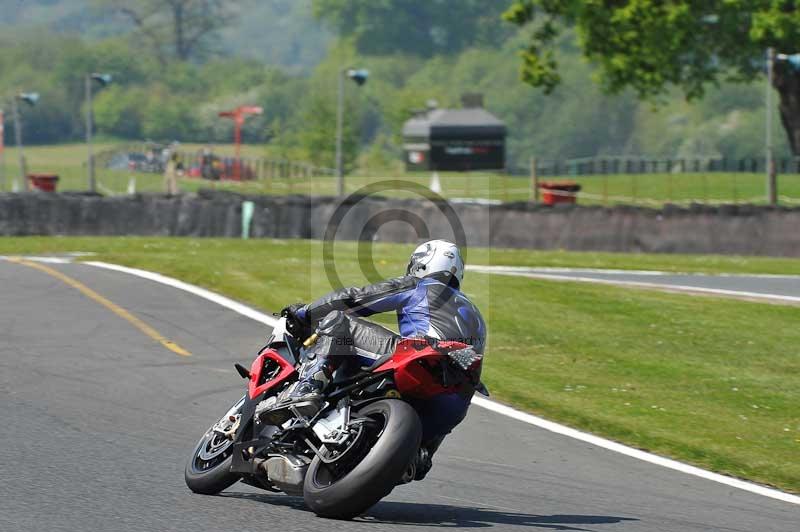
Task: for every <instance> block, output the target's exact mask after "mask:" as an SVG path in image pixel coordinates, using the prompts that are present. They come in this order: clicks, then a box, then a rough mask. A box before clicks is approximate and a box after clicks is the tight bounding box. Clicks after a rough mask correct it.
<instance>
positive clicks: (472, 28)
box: [313, 0, 508, 57]
mask: <svg viewBox="0 0 800 532" xmlns="http://www.w3.org/2000/svg"><path fill="white" fill-rule="evenodd" d="M507 5H508V1H507V0H459V1H458V2H442V1H433V0H426V1H422V2H412V1H409V0H313V7H314V14H315V15H316V16H317V17H318V18H320V19H321V20H323V21H325V22H327V23H328V24H329V25H330V26H331V27H332V28H333V29H335V30H336V31H337V32H338V33H339V35H341V36H343V37H350V38H353V39H354V41H355V44H356V48H357V50H358V51H359V52H362V53H366V54H372V55H381V54H395V53H410V54H414V55H419V56H423V57H429V56H431V55H434V54H439V53H446V54H453V53H457V52H458V51H460V50H462V49H464V48H466V47H468V46H470V45H472V44H476V43H477V44H481V43H482V44H487V43H490V44H496V43H498V42H500V41H501V40H502V38H503V37H505V36H507V35H508V33H507V32H506V31H505V30H504V29H503V28H502V26H501V25H499V24H497V18H498V17H499V16H500V13H502V11H503V9H504V8H505V7H506V6H507Z"/></svg>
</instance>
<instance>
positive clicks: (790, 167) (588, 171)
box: [526, 156, 800, 176]
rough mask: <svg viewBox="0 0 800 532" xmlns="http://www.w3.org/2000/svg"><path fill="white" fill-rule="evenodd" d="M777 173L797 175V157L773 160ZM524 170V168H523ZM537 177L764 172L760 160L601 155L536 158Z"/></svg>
mask: <svg viewBox="0 0 800 532" xmlns="http://www.w3.org/2000/svg"><path fill="white" fill-rule="evenodd" d="M775 169H776V171H777V172H779V173H792V174H797V173H800V157H783V158H779V159H776V160H775ZM526 170H527V169H526ZM536 171H537V173H538V174H539V175H541V176H586V175H617V174H670V173H700V172H704V173H718V172H721V173H759V172H766V160H765V158H764V157H746V158H740V159H730V158H726V157H683V158H658V157H644V156H602V157H584V158H578V159H563V160H556V159H538V158H537V159H536Z"/></svg>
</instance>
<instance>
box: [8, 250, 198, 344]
mask: <svg viewBox="0 0 800 532" xmlns="http://www.w3.org/2000/svg"><path fill="white" fill-rule="evenodd" d="M6 260H8V261H9V262H13V263H16V264H22V265H25V266H29V267H31V268H35V269H37V270H39V271H42V272H44V273H46V274H48V275H51V276H53V277H55V278H56V279H59V280H60V281H63V282H64V283H66V284H68V285H69V286H71V287H72V288H75V289H76V290H78V291H80V292H81V293H82V294H83V295H85V296H86V297H88V298H89V299H91V300H93V301H96V302H97V303H100V304H101V305H103V306H104V307H106V308H107V309H109V310H110V311H111V312H113V313H114V314H116V315H117V316H119V317H120V318H123V319H125V320H127V321H128V322H129V323H130V324H131V325H133V326H134V327H136V328H137V329H139V330H140V331H142V332H143V333H144V334H146V335H147V336H149V337H150V338H152V339H153V340H155V341H156V342H158V343H160V344H161V345H163V346H164V347H166V348H167V349H169V350H170V351H172V352H173V353H176V354H178V355H181V356H184V357H188V356H192V354H191V353H190V352H189V351H187V350H186V349H184V348H182V347H181V346H179V345H178V344H176V343H175V342H172V341H170V340H167V339H166V338H164V337H163V336H162V335H161V333H159V332H158V331H157V330H155V329H153V328H152V327H150V326H149V325H148V324H146V323H145V322H143V321H142V320H140V319H139V318H137V317H136V316H134V315H133V314H131V313H130V312H128V311H127V310H125V309H124V308H122V307H120V306H119V305H117V304H116V303H114V302H112V301H109V300H108V299H106V298H105V297H103V296H101V295H100V294H98V293H97V292H95V291H94V290H92V289H91V288H89V287H88V286H86V285H85V284H83V283H81V282H80V281H77V280H75V279H73V278H72V277H70V276H68V275H64V274H63V273H61V272H60V271H58V270H56V269H54V268H51V267H49V266H45V265H44V264H41V263H38V262H32V261H29V260H25V259H22V258H19V257H8V258H7V259H6Z"/></svg>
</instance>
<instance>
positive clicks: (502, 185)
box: [0, 143, 800, 207]
mask: <svg viewBox="0 0 800 532" xmlns="http://www.w3.org/2000/svg"><path fill="white" fill-rule="evenodd" d="M113 146H114V145H113V144H110V143H100V144H98V145H96V146H95V153H99V152H101V151H103V150H106V149H110V148H112V147H113ZM201 147H202V146H201V145H199V144H186V145H181V149H182V150H183V151H185V152H188V153H192V152H195V151H197V150H199V149H200V148H201ZM214 149H215V151H216V152H217V153H219V154H225V155H231V154H232V153H233V147H232V146H230V145H221V146H220V145H217V146H214ZM242 153H243V155H244V156H247V157H258V156H261V155H263V154H264V149H263V147H261V146H244V147H243V152H242ZM25 154H26V159H27V161H28V169H29V171H31V172H52V173H57V174H59V176H60V177H61V181H60V182H59V189H60V190H72V191H78V190H86V189H87V177H86V167H85V161H86V148H85V146H84V145H83V144H71V145H60V146H33V147H29V148H26V149H25ZM18 174H19V170H18V164H17V154H16V150H15V149H14V148H8V149H7V150H6V154H5V175H6V181H7V182H8V183H6V184H5V185H4V184H3V183H2V181H0V188H4V189H5V190H10V188H11V185H10V183H11V179H12V178H16V176H17V175H18ZM97 178H98V182H99V183H100V191H101V192H102V193H105V194H123V193H125V191H126V190H127V188H128V184H129V182H130V180H131V178H135V181H136V190H137V191H139V192H161V191H163V190H164V180H163V177H162V176H161V175H154V174H143V173H137V174H135V175H134V174H131V173H130V172H127V171H119V170H108V169H106V168H102V167H101V166H98V168H97ZM389 179H400V180H404V181H411V182H413V183H415V184H417V185H420V186H423V187H429V186H430V184H431V176H430V175H428V174H403V173H397V172H390V171H386V170H378V171H375V172H366V171H363V170H362V171H360V173H356V174H355V175H350V176H347V179H346V190H347V192H348V193H352V192H355V191H356V190H358V189H360V188H362V187H364V186H366V185H368V184H372V183H375V182H376V181H382V180H389ZM542 180H555V181H564V180H574V181H577V182H578V183H580V184H581V186H582V187H583V189H582V191H581V194H582V196H581V197H580V198H579V200H578V201H579V203H581V204H590V205H598V204H599V205H603V204H606V205H612V204H618V203H625V204H640V205H645V206H651V207H657V206H659V205H661V204H663V203H668V202H674V203H689V202H692V201H697V202H705V203H735V202H743V203H764V202H765V201H766V188H765V179H764V176H763V175H761V174H735V173H709V174H703V173H698V174H641V175H637V174H633V175H611V176H587V177H576V178H571V177H569V176H566V177H563V178H542ZM440 183H441V187H442V195H444V196H445V197H447V198H486V199H492V200H499V201H528V200H530V198H531V193H530V182H529V179H528V178H527V177H520V176H508V175H499V174H483V173H470V174H459V173H442V174H441V176H440ZM180 188H181V189H182V190H184V191H187V192H193V191H196V190H198V189H200V188H218V189H222V190H231V191H236V192H241V193H244V194H314V195H333V194H335V193H336V182H335V179H334V178H332V177H330V176H316V177H300V176H297V177H292V178H285V177H284V178H281V177H270V176H269V172H266V171H265V172H264V176H263V179H261V180H258V181H249V182H244V183H235V182H222V183H220V182H212V181H205V180H202V179H191V178H184V179H181V181H180ZM391 195H393V196H398V197H413V196H414V195H415V194H414V193H413V192H404V191H401V192H399V193H392V194H391ZM779 195H780V196H781V201H782V202H783V203H784V204H787V205H795V204H800V175H796V174H792V175H782V176H780V178H779Z"/></svg>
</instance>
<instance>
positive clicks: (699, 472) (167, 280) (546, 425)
mask: <svg viewBox="0 0 800 532" xmlns="http://www.w3.org/2000/svg"><path fill="white" fill-rule="evenodd" d="M81 264H88V265H90V266H94V267H97V268H103V269H106V270H113V271H117V272H122V273H127V274H130V275H135V276H137V277H142V278H144V279H149V280H151V281H155V282H157V283H161V284H164V285H167V286H171V287H173V288H177V289H179V290H183V291H185V292H189V293H191V294H194V295H196V296H198V297H202V298H203V299H207V300H208V301H212V302H214V303H217V304H218V305H220V306H222V307H225V308H227V309H230V310H233V311H234V312H237V313H239V314H241V315H243V316H246V317H248V318H250V319H252V320H255V321H257V322H260V323H263V324H265V325H269V326H275V324H276V323H277V321H278V320H277V319H276V318H275V317H273V316H269V315H267V314H264V313H263V312H259V311H257V310H255V309H253V308H251V307H248V306H247V305H243V304H242V303H239V302H237V301H234V300H233V299H230V298H228V297H225V296H222V295H220V294H217V293H214V292H212V291H210V290H206V289H205V288H200V287H199V286H195V285H193V284H189V283H186V282H183V281H179V280H178V279H174V278H172V277H167V276H166V275H161V274H160V273H155V272H150V271H147V270H140V269H138V268H129V267H127V266H119V265H117V264H109V263H106V262H97V261H91V262H83V263H81ZM472 402H473V403H474V404H476V405H478V406H480V407H481V408H485V409H487V410H490V411H492V412H495V413H497V414H501V415H504V416H506V417H509V418H512V419H516V420H517V421H521V422H523V423H527V424H529V425H534V426H536V427H539V428H541V429H544V430H547V431H549V432H553V433H555V434H560V435H562V436H566V437H568V438H573V439H575V440H579V441H582V442H585V443H589V444H591V445H595V446H597V447H601V448H603V449H606V450H609V451H613V452H616V453H619V454H623V455H625V456H628V457H631V458H636V459H637V460H641V461H644V462H648V463H651V464H655V465H659V466H662V467H666V468H668V469H673V470H675V471H680V472H681V473H686V474H688V475H692V476H695V477H699V478H703V479H706V480H710V481H713V482H717V483H719V484H724V485H726V486H730V487H732V488H737V489H740V490H743V491H748V492H750V493H755V494H757V495H763V496H765V497H770V498H772V499H777V500H780V501H784V502H788V503H791V504H798V505H800V497H798V496H796V495H792V494H791V493H785V492H783V491H780V490H777V489H773V488H768V487H766V486H761V485H759V484H754V483H752V482H747V481H745V480H739V479H736V478H733V477H728V476H725V475H720V474H719V473H712V472H711V471H706V470H705V469H700V468H699V467H695V466H691V465H688V464H684V463H682V462H678V461H676V460H671V459H669V458H664V457H662V456H658V455H655V454H652V453H648V452H645V451H642V450H640V449H635V448H633V447H628V446H627V445H623V444H621V443H617V442H615V441H611V440H607V439H605V438H601V437H599V436H594V435H592V434H589V433H586V432H581V431H579V430H576V429H573V428H570V427H567V426H565V425H560V424H558V423H554V422H552V421H548V420H546V419H543V418H540V417H538V416H534V415H532V414H527V413H525V412H522V411H520V410H517V409H515V408H512V407H510V406H506V405H503V404H500V403H497V402H495V401H490V400H489V399H485V398H483V397H478V396H476V397H474V398H473V399H472Z"/></svg>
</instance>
